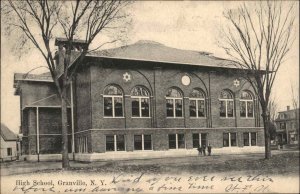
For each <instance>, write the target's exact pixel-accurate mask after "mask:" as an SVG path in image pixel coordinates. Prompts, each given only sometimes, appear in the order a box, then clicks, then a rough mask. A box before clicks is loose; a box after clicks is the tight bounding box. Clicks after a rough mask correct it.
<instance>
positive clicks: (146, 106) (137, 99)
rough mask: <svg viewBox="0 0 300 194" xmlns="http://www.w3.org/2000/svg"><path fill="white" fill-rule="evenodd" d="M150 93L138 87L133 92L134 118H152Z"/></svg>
mask: <svg viewBox="0 0 300 194" xmlns="http://www.w3.org/2000/svg"><path fill="white" fill-rule="evenodd" d="M149 96H150V95H149V91H148V90H147V89H146V88H144V87H142V86H136V87H134V88H133V89H132V91H131V105H132V111H131V112H132V117H150V100H149Z"/></svg>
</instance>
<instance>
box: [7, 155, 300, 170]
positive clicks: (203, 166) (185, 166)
mask: <svg viewBox="0 0 300 194" xmlns="http://www.w3.org/2000/svg"><path fill="white" fill-rule="evenodd" d="M60 166H61V163H60V162H39V163H37V162H24V161H22V162H10V163H3V164H2V165H1V172H2V175H10V174H24V173H37V172H41V173H44V172H59V171H61V169H60ZM70 170H71V171H73V172H97V173H98V172H99V173H122V172H124V173H140V172H145V173H147V174H149V173H151V174H152V173H155V174H156V173H159V174H178V173H190V174H199V173H214V172H229V171H245V172H247V173H248V172H254V173H258V172H259V173H268V174H286V175H289V174H294V175H295V174H298V173H299V151H294V152H277V153H276V152H275V153H274V154H273V156H272V158H271V159H269V160H265V159H264V155H263V154H248V155H214V156H205V157H204V156H199V157H195V156H194V157H181V158H160V159H145V160H127V161H126V160H125V161H102V162H91V163H86V162H85V163H83V162H71V169H70Z"/></svg>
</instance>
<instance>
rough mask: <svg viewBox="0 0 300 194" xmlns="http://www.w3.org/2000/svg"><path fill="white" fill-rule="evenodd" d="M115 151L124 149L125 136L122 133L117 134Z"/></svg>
mask: <svg viewBox="0 0 300 194" xmlns="http://www.w3.org/2000/svg"><path fill="white" fill-rule="evenodd" d="M116 138H117V151H125V138H124V135H117V136H116Z"/></svg>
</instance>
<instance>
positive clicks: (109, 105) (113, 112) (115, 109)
mask: <svg viewBox="0 0 300 194" xmlns="http://www.w3.org/2000/svg"><path fill="white" fill-rule="evenodd" d="M103 98H104V106H103V108H104V116H105V117H113V118H115V117H123V115H124V112H123V96H116V95H115V96H107V95H105V96H103Z"/></svg>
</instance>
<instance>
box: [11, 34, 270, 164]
mask: <svg viewBox="0 0 300 194" xmlns="http://www.w3.org/2000/svg"><path fill="white" fill-rule="evenodd" d="M64 44H65V42H64V40H63V39H57V40H56V45H57V46H58V48H59V51H58V54H57V65H60V64H61V62H62V60H63V56H64V55H63V52H64V49H63V46H64ZM81 44H82V42H78V47H79V46H80V45H81ZM75 46H76V45H75ZM74 52H78V51H74ZM76 62H77V61H76V58H75V59H74V63H76ZM71 68H72V67H71ZM14 87H15V88H16V90H15V94H16V95H19V96H20V111H21V117H22V119H21V120H22V123H21V130H22V133H23V140H22V145H23V146H22V148H23V154H25V155H27V156H28V159H37V158H39V159H43V158H47V157H48V156H49V154H51V158H55V157H54V156H57V157H60V155H58V154H60V151H61V122H60V121H61V118H60V100H59V98H58V97H57V95H56V92H55V86H54V83H53V81H52V79H51V77H50V76H49V74H48V73H45V74H40V75H34V74H17V73H16V74H15V75H14ZM69 97H70V98H69V99H70V100H69V144H70V146H69V148H70V150H69V151H70V153H73V156H74V157H75V159H76V160H88V161H91V160H97V159H113V158H115V159H117V158H139V157H142V158H143V157H163V156H173V155H176V156H178V155H193V154H197V150H196V149H195V148H197V147H198V145H200V146H203V145H208V144H210V145H211V146H212V147H213V153H220V154H221V153H229V152H253V151H262V150H263V146H264V135H263V128H262V121H261V120H262V119H261V118H260V110H259V102H258V100H257V98H256V96H255V95H254V92H253V90H252V88H251V86H250V84H249V83H247V82H246V81H244V80H243V79H241V77H240V75H239V70H238V69H237V68H236V67H235V66H234V65H233V64H232V62H231V61H228V60H224V59H221V58H217V57H214V56H212V55H211V54H210V53H205V52H197V51H190V50H180V49H175V48H170V47H167V46H165V45H163V44H160V43H157V42H153V41H139V42H137V43H135V44H132V45H128V46H124V47H120V48H115V49H108V50H104V51H100V52H94V53H90V54H88V55H87V56H86V57H85V59H84V61H83V63H82V64H81V66H80V68H78V69H77V72H76V75H75V77H74V80H73V82H72V85H71V87H70V95H69ZM55 154H57V155H55Z"/></svg>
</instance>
